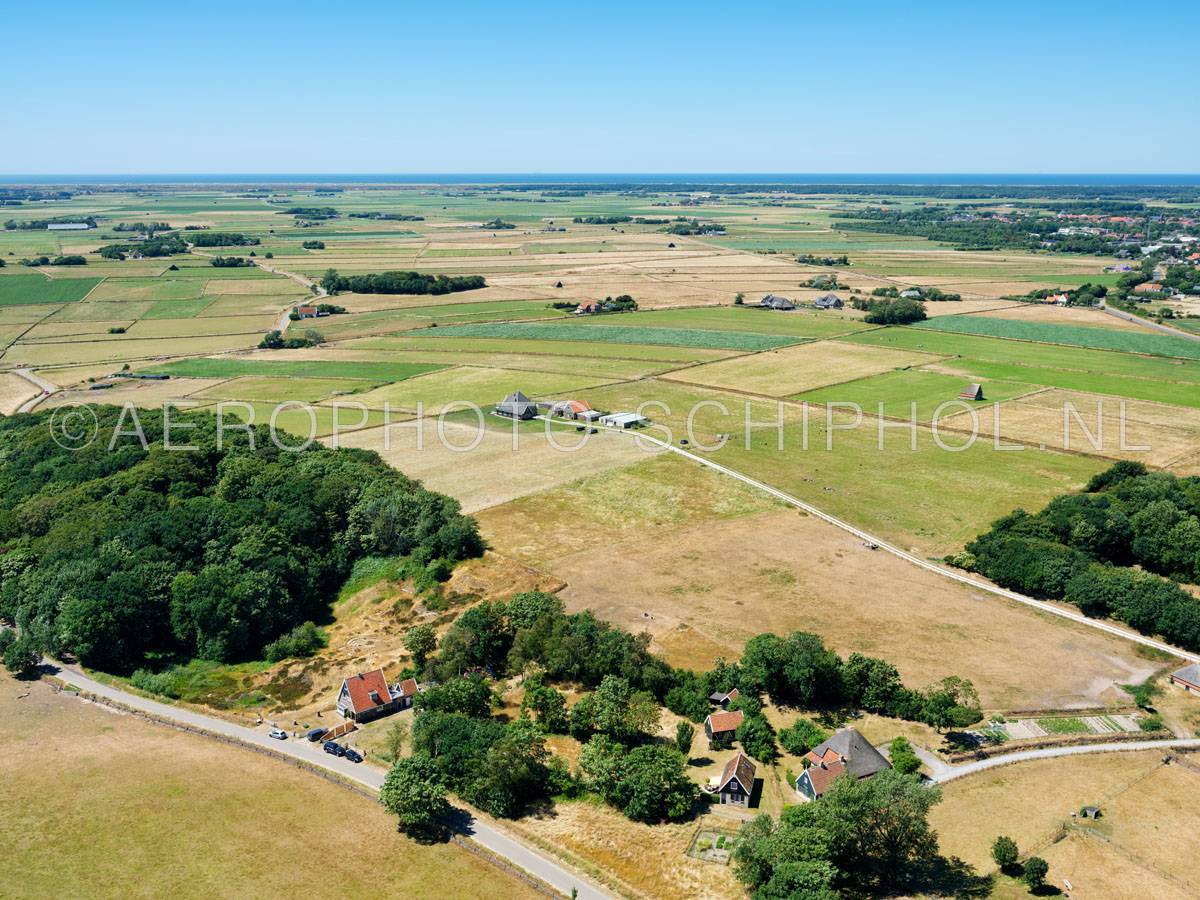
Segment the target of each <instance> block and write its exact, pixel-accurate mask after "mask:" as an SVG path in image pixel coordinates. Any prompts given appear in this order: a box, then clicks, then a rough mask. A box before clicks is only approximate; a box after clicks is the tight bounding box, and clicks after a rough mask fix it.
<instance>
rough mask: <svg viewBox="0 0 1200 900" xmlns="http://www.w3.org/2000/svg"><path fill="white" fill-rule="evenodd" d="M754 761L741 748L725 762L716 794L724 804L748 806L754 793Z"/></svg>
mask: <svg viewBox="0 0 1200 900" xmlns="http://www.w3.org/2000/svg"><path fill="white" fill-rule="evenodd" d="M754 772H755V766H754V763H753V762H751V761H750V758H749V757H748V756H746V754H745V753H743V752H742V751H741V750H739V751H738V752H737V756H735V757H734V758H733V759H731V760H730V761H729V762H727V763H726V764H725V769H724V771H723V772H721V780H720V781H719V782H718V783H717V795H718V796H719V797H720V798H721V803H722V804H723V805H726V806H749V805H750V797H751V796H752V795H753V794H754Z"/></svg>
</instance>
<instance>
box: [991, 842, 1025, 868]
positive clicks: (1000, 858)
mask: <svg viewBox="0 0 1200 900" xmlns="http://www.w3.org/2000/svg"><path fill="white" fill-rule="evenodd" d="M1020 855H1021V852H1020V850H1018V849H1017V842H1016V841H1014V840H1013V839H1012V838H1010V837H1009V836H1008V835H1004V834H1002V835H1000V836H999V837H998V838H996V840H995V841H993V842H992V859H993V860H994V861H995V863H996V865H998V866H999V867H1000V871H1001V872H1008V871H1011V870H1012V868H1013V867H1014V866H1016V864H1017V858H1018V857H1019V856H1020Z"/></svg>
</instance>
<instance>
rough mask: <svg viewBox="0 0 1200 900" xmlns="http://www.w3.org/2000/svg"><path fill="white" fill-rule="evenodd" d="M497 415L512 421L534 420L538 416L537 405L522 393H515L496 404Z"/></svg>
mask: <svg viewBox="0 0 1200 900" xmlns="http://www.w3.org/2000/svg"><path fill="white" fill-rule="evenodd" d="M496 413H497V415H501V416H508V417H509V418H510V419H532V418H533V417H534V416H536V415H537V404H536V403H534V402H533V401H532V400H530V399H529V398H528V397H526V396H525V395H524V394H522V393H521V392H520V391H513V392H512V393H511V394H509V395H508V396H507V397H505V398H504V399H503V400H502V401H501V402H499V403H497V404H496Z"/></svg>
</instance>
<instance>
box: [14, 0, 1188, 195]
mask: <svg viewBox="0 0 1200 900" xmlns="http://www.w3.org/2000/svg"><path fill="white" fill-rule="evenodd" d="M3 26H4V31H5V33H6V35H7V36H8V37H7V38H6V39H5V40H4V42H3V46H4V60H3V64H2V66H0V72H2V74H0V135H2V136H3V140H0V172H3V173H9V174H17V173H28V174H32V173H178V172H239V173H254V172H270V173H289V172H345V173H365V172H398V173H401V172H546V173H553V172H639V173H646V172H1046V173H1050V172H1072V173H1075V172H1151V173H1153V172H1160V173H1161V172H1171V173H1195V172H1198V171H1200V114H1198V112H1200V102H1198V100H1197V86H1200V53H1198V52H1197V47H1198V46H1200V43H1198V41H1200V4H1198V3H1195V2H1153V0H1150V2H1145V3H1141V4H1137V5H1133V4H1129V3H1122V4H1118V3H1110V2H1104V0H1100V2H1091V3H1079V2H1074V0H1063V2H1058V3H1054V4H1045V3H1024V2H1017V3H1012V2H1010V3H1004V2H995V3H989V4H982V3H980V4H976V3H957V2H945V3H938V2H920V0H910V2H906V3H902V2H895V3H886V4H885V3H873V2H862V0H859V2H842V3H837V4H833V3H805V2H791V3H756V2H753V0H752V2H749V3H741V4H738V3H728V2H726V3H721V4H716V3H713V4H708V3H703V2H693V3H671V2H668V3H657V4H655V3H645V2H641V3H627V2H622V0H613V2H609V3H583V2H574V3H572V2H565V3H564V2H562V0H559V2H557V3H521V2H509V3H500V2H488V3H454V2H444V3H438V4H429V3H421V4H416V3H403V2H390V3H370V2H359V3H343V4H329V3H327V2H326V3H320V4H318V3H304V2H288V3H271V2H261V3H241V4H236V5H234V4H224V3H221V2H207V3H204V4H199V5H197V4H179V3H161V2H156V3H143V2H140V0H135V2H127V3H122V4H119V5H116V6H109V5H107V4H84V3H71V2H65V3H58V4H55V5H54V6H53V7H45V6H38V5H37V4H29V3H24V4H11V5H9V6H8V7H7V8H6V10H5V12H4V15H3ZM14 38H15V39H14Z"/></svg>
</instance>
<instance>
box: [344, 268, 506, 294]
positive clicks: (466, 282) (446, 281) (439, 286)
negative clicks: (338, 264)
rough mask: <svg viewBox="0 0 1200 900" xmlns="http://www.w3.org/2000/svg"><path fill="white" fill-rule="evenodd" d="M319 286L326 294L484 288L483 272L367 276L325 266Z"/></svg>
mask: <svg viewBox="0 0 1200 900" xmlns="http://www.w3.org/2000/svg"><path fill="white" fill-rule="evenodd" d="M321 287H323V288H325V290H327V291H328V292H329V293H331V294H336V293H338V292H339V291H350V292H351V293H354V294H452V293H456V292H458V291H473V290H477V289H478V288H482V287H487V281H486V280H485V279H484V277H483V276H482V275H427V274H425V273H424V272H378V273H375V274H370V275H339V274H338V271H337V269H327V270H326V271H325V274H324V275H322V276H321Z"/></svg>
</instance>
